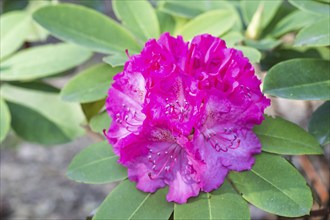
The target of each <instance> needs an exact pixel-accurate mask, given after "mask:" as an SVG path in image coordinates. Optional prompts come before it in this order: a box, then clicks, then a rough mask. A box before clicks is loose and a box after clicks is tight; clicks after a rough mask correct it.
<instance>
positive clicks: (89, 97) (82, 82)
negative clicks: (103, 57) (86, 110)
mask: <svg viewBox="0 0 330 220" xmlns="http://www.w3.org/2000/svg"><path fill="white" fill-rule="evenodd" d="M121 70H122V68H112V67H111V66H109V65H107V64H98V65H95V66H92V67H90V68H88V69H87V70H84V71H82V72H81V73H79V74H78V75H76V76H75V77H74V78H72V79H71V80H70V81H69V82H68V83H67V84H66V85H65V86H64V88H63V89H62V91H61V97H62V99H63V100H66V101H70V102H80V103H87V102H92V101H96V100H100V99H103V98H105V97H106V96H107V91H108V89H109V87H110V84H111V82H112V78H113V76H114V75H115V74H117V73H118V72H120V71H121Z"/></svg>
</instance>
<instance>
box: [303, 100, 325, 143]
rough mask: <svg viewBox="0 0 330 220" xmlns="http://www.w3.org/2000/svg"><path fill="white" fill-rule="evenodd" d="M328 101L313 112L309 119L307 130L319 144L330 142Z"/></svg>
mask: <svg viewBox="0 0 330 220" xmlns="http://www.w3.org/2000/svg"><path fill="white" fill-rule="evenodd" d="M329 125H330V102H329V101H328V102H325V103H323V105H321V106H320V107H319V108H318V109H316V111H315V112H314V113H313V115H312V118H311V120H310V121H309V125H308V131H309V132H310V133H311V134H312V135H314V136H315V137H316V138H317V139H318V141H319V142H320V144H322V145H325V144H328V143H330V126H329Z"/></svg>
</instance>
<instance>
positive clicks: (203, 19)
mask: <svg viewBox="0 0 330 220" xmlns="http://www.w3.org/2000/svg"><path fill="white" fill-rule="evenodd" d="M234 23H235V16H234V15H233V14H232V13H230V12H229V11H225V10H213V11H208V12H205V13H203V14H201V15H199V16H197V17H196V18H194V19H192V20H191V21H189V22H188V23H187V24H186V25H185V26H183V27H182V29H181V30H180V33H179V34H180V35H182V36H183V38H184V39H185V40H190V39H192V38H193V37H194V36H195V35H198V34H203V33H209V34H212V35H214V36H220V35H222V34H224V33H225V32H226V31H228V30H229V29H230V28H231V27H232V26H233V25H234Z"/></svg>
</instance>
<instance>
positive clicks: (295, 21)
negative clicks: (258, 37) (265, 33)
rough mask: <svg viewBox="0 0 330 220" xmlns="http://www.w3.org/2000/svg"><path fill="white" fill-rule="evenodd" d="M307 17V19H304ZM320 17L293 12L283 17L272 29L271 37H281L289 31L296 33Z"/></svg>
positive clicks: (303, 12) (302, 12)
mask: <svg viewBox="0 0 330 220" xmlns="http://www.w3.org/2000/svg"><path fill="white" fill-rule="evenodd" d="M307 17H308V19H306V18H307ZM319 18H320V16H319V15H316V14H311V13H309V12H305V11H294V12H292V13H291V14H289V15H287V16H286V17H284V18H283V19H282V20H281V21H280V22H278V23H277V24H276V26H275V27H274V28H273V30H272V32H271V35H273V36H275V37H279V36H282V35H283V34H286V33H288V32H290V31H296V30H299V29H300V28H303V27H306V26H308V25H310V24H312V23H314V22H315V21H316V20H317V19H319Z"/></svg>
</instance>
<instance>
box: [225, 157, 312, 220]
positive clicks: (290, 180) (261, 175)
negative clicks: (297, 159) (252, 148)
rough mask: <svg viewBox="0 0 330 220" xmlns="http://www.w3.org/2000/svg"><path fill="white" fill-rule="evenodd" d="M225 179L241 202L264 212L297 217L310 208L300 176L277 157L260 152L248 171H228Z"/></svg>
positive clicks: (306, 190)
mask: <svg viewBox="0 0 330 220" xmlns="http://www.w3.org/2000/svg"><path fill="white" fill-rule="evenodd" d="M229 177H230V179H231V180H232V181H233V183H234V185H235V187H236V189H238V191H239V192H240V193H242V196H243V198H244V199H246V200H247V201H248V202H250V203H251V204H253V205H255V206H256V207H258V208H260V209H262V210H264V211H266V212H270V213H274V214H276V215H280V216H286V217H298V216H303V215H308V214H309V211H310V210H311V208H312V205H313V198H312V193H311V190H310V188H309V187H308V186H307V184H306V181H305V179H304V177H303V176H301V174H300V173H299V172H298V171H297V170H296V169H295V168H294V167H293V166H292V165H291V164H290V163H289V162H287V161H286V160H285V159H283V158H282V157H280V156H276V155H271V154H267V153H262V154H261V155H258V156H256V163H255V165H254V166H253V167H252V169H251V170H250V171H245V172H232V173H230V175H229Z"/></svg>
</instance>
